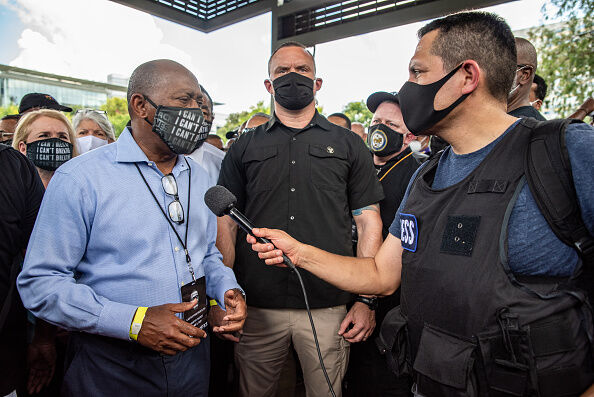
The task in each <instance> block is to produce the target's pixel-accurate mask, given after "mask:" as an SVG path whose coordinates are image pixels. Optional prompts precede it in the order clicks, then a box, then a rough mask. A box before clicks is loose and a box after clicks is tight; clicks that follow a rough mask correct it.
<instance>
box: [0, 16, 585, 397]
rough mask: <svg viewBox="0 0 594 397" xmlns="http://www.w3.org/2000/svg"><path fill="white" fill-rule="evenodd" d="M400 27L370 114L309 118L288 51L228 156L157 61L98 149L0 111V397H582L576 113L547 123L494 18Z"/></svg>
mask: <svg viewBox="0 0 594 397" xmlns="http://www.w3.org/2000/svg"><path fill="white" fill-rule="evenodd" d="M418 37H419V42H418V45H417V47H416V50H415V53H414V55H413V56H412V59H411V60H410V65H409V80H408V81H407V82H404V84H403V86H402V88H400V90H398V91H395V90H394V89H393V88H392V87H389V88H388V87H387V89H386V91H380V92H375V93H370V95H369V97H368V98H367V100H366V106H367V108H368V109H369V111H370V112H371V113H372V114H373V117H372V119H371V121H370V123H369V125H363V124H361V123H358V122H352V121H351V120H350V119H349V117H348V116H347V115H345V114H343V113H333V114H331V115H329V116H328V117H324V116H323V115H322V114H320V113H319V112H318V111H317V110H316V100H315V97H316V93H317V92H318V91H319V90H321V89H322V88H323V80H322V79H321V78H320V77H319V75H318V74H317V71H316V64H315V59H314V57H313V56H312V54H311V53H310V52H309V51H308V50H307V48H306V47H305V46H303V45H302V44H300V43H297V42H288V43H284V44H282V45H281V46H280V47H279V48H278V49H276V50H275V51H274V52H273V53H272V55H271V56H270V59H269V61H268V75H269V78H268V79H266V80H265V82H264V88H265V89H266V90H267V92H268V93H269V94H270V95H271V97H272V98H273V100H274V107H273V109H272V110H273V111H272V112H271V114H265V113H257V114H254V115H252V116H251V117H250V118H249V119H248V120H245V121H244V122H243V124H242V125H241V126H240V127H239V128H238V129H237V130H233V131H230V132H228V133H227V135H226V138H227V143H226V146H224V145H223V140H222V139H221V137H220V136H218V135H216V134H214V133H212V131H211V130H212V126H213V121H214V114H215V113H214V110H213V107H214V101H213V99H212V98H211V96H210V95H209V94H208V92H207V90H206V88H205V87H204V86H203V85H201V84H200V83H199V82H198V79H197V77H196V76H195V75H194V74H193V73H192V72H190V71H189V70H188V69H187V68H185V67H184V66H182V65H180V64H179V63H177V62H174V61H171V60H154V61H150V62H147V63H144V64H142V65H140V66H138V67H137V68H136V69H135V70H134V72H133V73H132V75H131V77H130V81H129V85H128V93H127V102H128V111H129V115H130V122H129V123H128V125H127V126H126V128H125V129H124V130H123V131H122V132H121V134H120V135H119V137H117V139H116V135H115V131H114V129H113V126H112V125H111V124H110V122H109V120H108V118H107V115H106V113H105V112H104V111H101V110H96V109H81V110H78V111H76V112H73V111H72V108H69V107H67V106H64V105H61V104H60V103H58V101H56V100H55V99H54V98H53V97H52V96H51V95H48V94H42V93H30V94H27V95H25V96H24V97H23V98H22V100H21V102H20V106H19V113H18V114H16V115H9V116H6V117H4V118H2V120H1V121H0V134H1V135H0V139H1V144H0V164H1V165H0V169H1V172H0V180H1V182H0V199H1V205H0V297H1V298H2V305H1V311H0V334H1V338H0V346H1V351H2V353H3V354H2V355H0V367H1V368H2V372H1V374H0V396H11V397H14V396H19V397H21V396H27V395H32V396H33V395H40V396H57V395H64V396H82V395H87V396H136V395H143V396H147V397H148V396H241V397H250V396H251V397H276V396H278V397H283V396H295V395H299V393H303V392H304V393H305V394H306V395H307V396H309V397H313V396H328V395H331V394H334V395H335V396H350V397H362V396H363V397H365V396H369V397H389V396H415V397H438V396H446V397H449V396H452V397H454V396H468V397H474V396H477V397H478V396H535V397H536V396H540V397H549V396H550V397H555V396H594V322H593V313H592V296H593V295H594V288H593V287H594V276H593V275H592V274H593V273H594V238H593V237H592V235H593V233H594V173H592V165H593V164H594V154H593V152H592V151H591V148H592V147H593V146H594V128H592V127H591V126H589V125H587V124H585V123H583V122H579V120H584V118H586V117H587V116H590V117H592V115H593V112H594V100H593V99H592V98H589V99H588V100H587V101H586V102H585V103H584V104H583V105H582V106H581V107H580V108H579V109H577V110H576V112H574V113H573V114H572V115H569V116H568V117H567V118H562V119H559V120H554V121H547V120H546V119H545V117H544V116H543V115H542V114H541V112H540V110H541V108H542V106H543V102H544V101H545V97H546V94H547V84H546V82H545V81H544V79H543V78H542V77H540V76H539V75H537V74H536V72H537V68H538V62H537V58H538V57H537V52H536V50H535V48H534V46H533V45H532V44H531V43H530V42H529V41H528V40H526V39H524V38H519V37H514V36H513V34H512V32H511V30H510V28H509V26H508V25H507V24H506V22H505V21H504V20H503V19H501V18H500V17H498V16H497V15H495V14H491V13H484V12H462V13H458V14H453V15H449V16H446V17H443V18H440V19H436V20H434V21H432V22H430V23H429V24H427V25H425V26H424V27H423V28H421V29H420V30H419V32H418ZM329 78H331V76H330V77H329ZM203 83H204V84H205V85H206V86H208V82H203ZM66 113H72V122H71V121H70V120H69V118H68V117H66V115H65V114H66ZM214 185H220V186H223V187H224V188H226V189H228V191H229V192H231V193H232V194H233V196H234V197H235V199H236V202H235V203H234V206H235V208H237V209H238V210H239V211H241V212H242V213H244V214H245V216H247V218H249V219H250V220H251V221H252V222H253V223H254V224H255V225H257V227H258V229H254V230H253V235H249V234H247V233H246V232H245V231H244V230H242V229H241V228H240V227H238V226H237V224H236V223H235V221H234V220H233V219H232V218H231V217H230V216H227V215H225V216H222V217H218V218H217V217H216V216H215V214H213V213H212V212H211V211H210V210H209V208H208V207H207V206H206V204H205V202H204V199H203V197H204V195H205V192H206V191H207V190H208V189H209V188H210V187H212V186H214ZM254 236H257V237H264V238H266V239H268V240H269V241H270V242H271V243H270V242H265V241H262V240H257V239H256V238H255V237H254ZM287 258H289V259H290V260H291V261H292V262H293V263H294V264H295V265H296V266H297V268H298V269H299V270H300V271H301V275H302V276H303V282H304V285H305V291H306V293H307V298H308V304H309V306H307V305H306V301H305V300H304V296H303V293H302V291H301V287H300V282H299V281H300V279H299V277H297V275H296V273H295V272H293V271H292V270H291V269H290V268H289V267H287V266H285V265H286V264H287ZM310 308H311V310H310ZM309 315H311V318H313V321H314V323H315V329H316V338H315V339H314V337H313V334H312V328H311V327H310V322H309V319H308V316H309ZM318 342H319V346H318ZM318 348H319V354H318V350H317V349H318ZM322 361H323V366H324V370H322ZM326 373H327V376H325V375H326ZM301 386H302V389H303V390H301V389H300V387H301Z"/></svg>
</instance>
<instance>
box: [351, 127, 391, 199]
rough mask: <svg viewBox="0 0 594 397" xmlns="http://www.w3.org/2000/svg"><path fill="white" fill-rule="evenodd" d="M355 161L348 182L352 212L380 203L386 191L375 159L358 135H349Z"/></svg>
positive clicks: (353, 160)
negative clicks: (380, 180)
mask: <svg viewBox="0 0 594 397" xmlns="http://www.w3.org/2000/svg"><path fill="white" fill-rule="evenodd" d="M349 139H351V143H350V144H351V153H353V159H352V163H351V170H350V175H349V181H348V195H349V208H350V209H351V211H353V210H356V209H359V208H363V207H366V206H368V205H372V204H375V203H379V202H380V201H381V200H382V199H383V198H384V190H383V188H382V185H381V183H380V182H379V180H378V179H377V172H376V170H375V167H374V166H373V158H372V156H371V154H370V153H369V150H368V149H367V146H365V144H364V143H363V141H362V140H361V138H359V137H358V136H357V135H355V134H352V136H351V135H349Z"/></svg>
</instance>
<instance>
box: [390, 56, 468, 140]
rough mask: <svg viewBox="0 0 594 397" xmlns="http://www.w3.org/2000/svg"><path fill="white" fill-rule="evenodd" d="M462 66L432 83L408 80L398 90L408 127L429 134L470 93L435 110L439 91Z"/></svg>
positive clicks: (414, 132) (403, 116) (419, 132)
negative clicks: (429, 130) (445, 106)
mask: <svg viewBox="0 0 594 397" xmlns="http://www.w3.org/2000/svg"><path fill="white" fill-rule="evenodd" d="M461 67H462V64H460V65H459V66H457V67H456V68H454V70H452V71H451V72H450V73H448V74H447V75H445V76H444V77H443V78H442V79H440V80H437V81H436V82H434V83H431V84H417V83H412V82H410V81H407V82H406V83H404V85H403V86H402V88H401V89H400V91H399V92H398V98H399V99H400V109H401V110H402V118H403V119H404V124H406V128H408V130H409V131H410V132H412V133H413V134H414V135H428V133H427V132H426V131H427V130H428V129H429V128H431V127H433V126H434V125H435V124H437V123H438V122H440V121H441V120H443V119H444V118H445V117H446V116H447V115H448V114H449V113H450V112H451V111H452V110H454V108H455V107H456V106H458V105H459V104H460V103H462V101H463V100H465V99H466V97H468V95H470V93H468V94H464V95H462V96H461V97H460V98H458V99H457V100H456V102H454V103H452V104H451V105H450V106H448V107H447V108H445V109H442V110H435V108H434V107H433V102H434V101H435V96H436V95H437V92H438V91H439V89H440V88H441V87H443V85H444V84H445V83H446V82H447V81H448V80H449V79H450V78H451V77H452V76H453V75H454V74H455V73H456V72H457V71H458V69H460V68H461Z"/></svg>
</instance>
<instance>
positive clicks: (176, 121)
mask: <svg viewBox="0 0 594 397" xmlns="http://www.w3.org/2000/svg"><path fill="white" fill-rule="evenodd" d="M145 98H146V100H147V101H148V103H150V104H151V105H153V107H155V109H157V112H156V113H155V119H154V123H151V122H150V121H149V119H148V118H146V117H145V118H144V119H145V120H146V122H147V123H149V124H150V125H152V126H153V132H154V133H155V134H157V135H159V137H160V138H161V139H162V140H163V142H165V144H166V145H167V146H168V147H169V149H171V151H172V152H173V153H176V154H190V153H192V152H193V151H194V150H196V149H198V148H199V147H200V145H202V144H203V143H204V140H205V139H206V137H207V136H208V132H205V130H204V129H203V128H202V126H203V124H204V115H203V114H202V110H200V108H176V107H172V106H161V105H159V106H157V105H155V103H154V102H153V101H151V100H150V99H149V98H148V97H146V96H145Z"/></svg>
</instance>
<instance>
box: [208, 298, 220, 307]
mask: <svg viewBox="0 0 594 397" xmlns="http://www.w3.org/2000/svg"><path fill="white" fill-rule="evenodd" d="M218 305H219V304H218V303H217V301H216V300H214V299H211V300H210V306H218Z"/></svg>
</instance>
